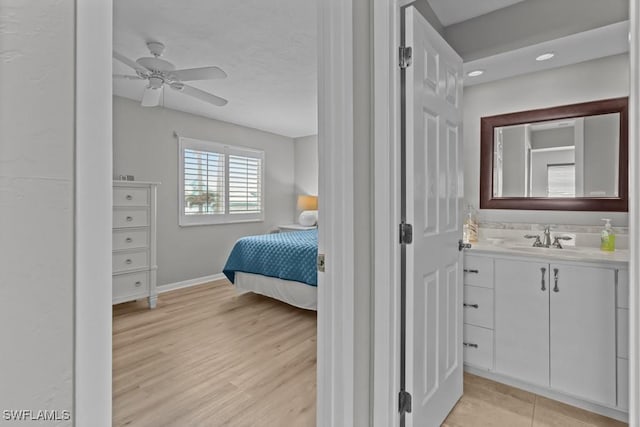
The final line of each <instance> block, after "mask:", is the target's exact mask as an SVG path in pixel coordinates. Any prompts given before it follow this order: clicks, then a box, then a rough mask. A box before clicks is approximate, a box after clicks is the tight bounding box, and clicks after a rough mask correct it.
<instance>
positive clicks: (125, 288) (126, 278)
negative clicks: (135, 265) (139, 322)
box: [113, 271, 149, 301]
mask: <svg viewBox="0 0 640 427" xmlns="http://www.w3.org/2000/svg"><path fill="white" fill-rule="evenodd" d="M148 294H149V273H148V272H146V271H143V272H140V273H129V274H119V275H117V276H113V299H114V301H118V300H126V299H128V298H130V297H132V296H135V295H140V296H141V297H142V296H147V295H148Z"/></svg>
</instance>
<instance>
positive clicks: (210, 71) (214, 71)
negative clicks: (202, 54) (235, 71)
mask: <svg viewBox="0 0 640 427" xmlns="http://www.w3.org/2000/svg"><path fill="white" fill-rule="evenodd" d="M170 74H171V77H173V78H174V79H175V80H179V81H182V82H188V81H193V80H211V79H224V78H225V77H227V73H225V72H224V71H222V70H221V69H220V68H218V67H202V68H187V69H184V70H175V71H171V73H170Z"/></svg>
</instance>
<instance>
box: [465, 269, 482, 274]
mask: <svg viewBox="0 0 640 427" xmlns="http://www.w3.org/2000/svg"><path fill="white" fill-rule="evenodd" d="M464 272H465V273H473V274H478V273H480V271H479V270H472V269H469V268H465V269H464Z"/></svg>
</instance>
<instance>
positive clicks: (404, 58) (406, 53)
mask: <svg viewBox="0 0 640 427" xmlns="http://www.w3.org/2000/svg"><path fill="white" fill-rule="evenodd" d="M412 55H413V49H411V47H410V46H407V47H405V46H401V47H400V68H402V69H404V68H407V67H409V66H410V65H411V57H412Z"/></svg>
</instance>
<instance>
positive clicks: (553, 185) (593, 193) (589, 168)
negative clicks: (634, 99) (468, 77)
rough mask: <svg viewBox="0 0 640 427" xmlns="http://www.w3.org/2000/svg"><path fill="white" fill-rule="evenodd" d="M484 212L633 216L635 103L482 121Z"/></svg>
mask: <svg viewBox="0 0 640 427" xmlns="http://www.w3.org/2000/svg"><path fill="white" fill-rule="evenodd" d="M480 121H481V123H480V208H481V209H521V210H563V211H565V210H566V211H617V212H626V211H628V132H629V131H628V98H627V97H624V98H614V99H605V100H599V101H592V102H584V103H580V104H571V105H563V106H558V107H551V108H543V109H538V110H529V111H520V112H516V113H509V114H501V115H497V116H490V117H482V118H481V119H480Z"/></svg>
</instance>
